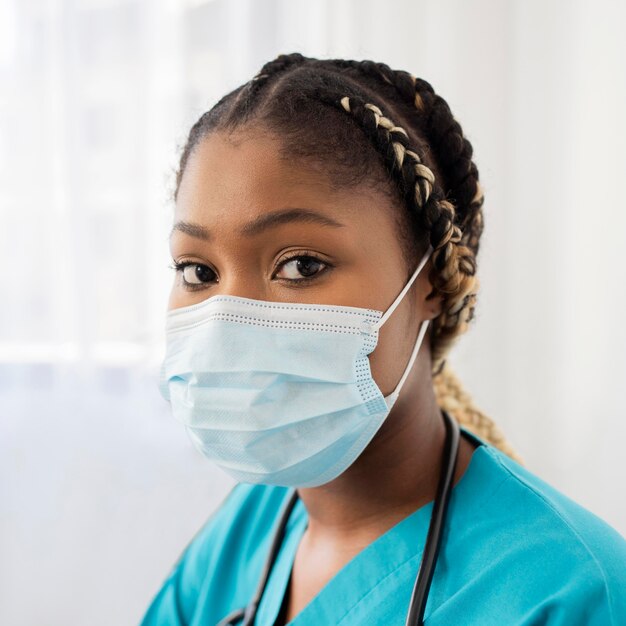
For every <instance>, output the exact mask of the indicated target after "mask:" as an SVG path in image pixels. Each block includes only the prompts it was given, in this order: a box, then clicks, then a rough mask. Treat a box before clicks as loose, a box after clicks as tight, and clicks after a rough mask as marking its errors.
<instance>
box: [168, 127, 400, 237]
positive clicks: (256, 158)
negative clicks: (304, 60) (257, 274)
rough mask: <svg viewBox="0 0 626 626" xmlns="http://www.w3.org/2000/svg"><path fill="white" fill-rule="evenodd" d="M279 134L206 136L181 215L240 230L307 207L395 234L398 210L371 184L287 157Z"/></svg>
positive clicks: (187, 178)
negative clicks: (264, 217) (340, 180)
mask: <svg viewBox="0 0 626 626" xmlns="http://www.w3.org/2000/svg"><path fill="white" fill-rule="evenodd" d="M282 148H283V146H282V144H281V143H280V142H279V140H278V139H277V138H275V137H274V136H272V135H269V134H267V133H264V132H261V131H255V130H248V131H238V132H237V133H231V134H226V133H223V132H214V133H211V134H209V135H208V136H207V137H205V138H203V139H202V140H201V141H200V142H199V143H198V144H197V145H196V147H195V149H194V151H193V152H192V154H191V155H190V157H189V159H188V161H187V165H186V168H185V171H184V174H183V177H182V179H181V181H180V187H179V190H178V196H177V201H176V207H175V213H176V218H177V219H179V220H186V221H193V222H196V223H200V224H203V223H204V224H206V225H207V226H213V225H215V224H220V225H224V226H225V225H226V224H228V225H229V227H232V228H236V229H238V227H239V225H241V224H243V223H246V222H249V221H250V220H252V219H254V218H255V217H258V216H259V215H260V214H262V213H268V212H271V211H275V210H277V209H281V208H284V207H305V208H310V209H315V210H316V211H318V212H321V213H324V214H327V215H328V216H329V217H331V216H332V217H334V218H335V219H338V220H340V221H341V222H343V223H346V224H349V225H351V226H352V227H354V228H357V229H359V230H362V231H363V233H364V234H365V233H372V232H375V233H378V236H381V237H384V236H385V234H387V236H388V237H393V238H395V237H396V236H397V235H396V232H395V230H394V229H395V228H396V222H395V219H396V218H395V213H394V211H397V209H396V208H394V207H393V206H392V204H391V201H390V200H389V198H388V197H387V196H386V195H385V194H384V193H382V192H377V191H376V190H375V189H372V188H371V187H370V186H367V185H362V186H356V187H354V186H353V187H346V188H337V186H336V185H335V184H333V182H332V181H331V179H330V178H329V177H328V175H327V174H326V173H325V172H324V171H323V168H322V166H321V165H320V164H316V163H314V162H308V161H305V160H304V159H302V158H300V159H297V160H296V159H289V158H288V156H286V157H285V156H284V155H285V151H284V150H282V152H281V149H282Z"/></svg>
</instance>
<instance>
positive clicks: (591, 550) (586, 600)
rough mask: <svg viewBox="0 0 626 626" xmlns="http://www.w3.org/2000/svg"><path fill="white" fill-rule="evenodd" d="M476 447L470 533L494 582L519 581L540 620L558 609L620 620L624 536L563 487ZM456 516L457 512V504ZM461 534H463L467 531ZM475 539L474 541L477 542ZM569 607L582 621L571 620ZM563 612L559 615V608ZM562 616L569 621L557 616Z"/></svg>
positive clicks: (625, 584)
mask: <svg viewBox="0 0 626 626" xmlns="http://www.w3.org/2000/svg"><path fill="white" fill-rule="evenodd" d="M482 443H483V445H482V446H481V447H480V448H478V449H477V451H476V452H475V454H476V453H478V454H479V457H478V460H479V463H477V465H478V470H479V473H480V474H481V476H480V478H481V480H480V481H477V482H476V483H475V484H474V485H470V486H473V487H475V488H476V489H478V488H479V487H480V485H479V483H482V484H484V485H485V486H486V490H485V492H484V493H482V494H480V496H478V500H479V505H478V507H471V506H470V507H469V508H470V509H471V511H472V513H473V514H474V515H475V521H476V526H475V529H474V530H475V532H474V533H469V534H470V535H472V534H474V537H473V539H474V540H475V541H476V542H478V543H479V544H481V545H483V546H485V547H484V549H483V550H478V551H477V552H478V553H479V557H478V558H479V561H482V565H483V566H485V565H486V564H487V563H488V564H489V567H488V569H489V571H491V572H492V573H496V574H497V578H493V580H492V584H494V588H497V587H498V585H501V584H506V583H507V581H508V583H509V584H512V585H517V586H518V589H519V591H523V592H524V593H525V594H527V595H528V596H529V597H530V598H533V601H532V608H531V607H530V606H527V607H521V606H520V610H531V611H533V612H534V613H536V614H537V619H545V621H544V622H541V623H550V624H552V623H560V622H558V621H550V620H548V618H547V616H548V615H554V614H556V613H558V612H559V611H561V612H565V613H566V614H567V615H569V618H568V619H570V620H571V621H570V622H569V623H573V624H578V623H581V624H582V623H585V624H596V623H597V624H607V625H610V624H618V623H619V622H618V619H619V618H618V616H623V615H626V540H625V539H624V538H623V537H622V536H621V535H620V534H619V533H618V532H617V530H615V529H614V528H613V527H612V526H610V525H609V524H607V523H606V522H605V521H604V520H602V519H601V518H599V517H598V516H597V515H595V514H594V513H592V512H591V511H589V510H588V509H586V508H585V507H583V506H581V505H580V504H578V503H577V502H575V501H574V500H572V499H571V498H569V497H568V496H566V495H565V494H563V493H562V492H561V491H559V490H557V489H556V488H555V487H553V486H552V485H550V484H549V483H547V482H546V481H544V480H542V479H541V478H539V477H538V476H537V475H536V474H534V473H533V472H532V471H530V470H529V469H527V468H525V467H523V466H522V465H520V464H519V463H517V462H515V461H514V460H512V459H511V458H510V457H508V456H507V455H505V454H504V453H503V452H501V451H500V450H498V449H496V448H495V447H493V446H491V445H489V444H485V443H484V442H482ZM459 515H460V516H461V517H462V512H461V511H459ZM465 539H466V540H467V539H468V537H466V538H465ZM475 545H476V544H475ZM575 611H579V612H580V613H579V615H580V616H587V617H577V618H576V619H580V620H581V621H576V620H574V619H573V615H574V612H575ZM565 613H564V614H565ZM563 623H568V622H567V621H563Z"/></svg>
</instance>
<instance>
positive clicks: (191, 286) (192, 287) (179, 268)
mask: <svg viewBox="0 0 626 626" xmlns="http://www.w3.org/2000/svg"><path fill="white" fill-rule="evenodd" d="M294 259H314V260H315V261H317V262H318V263H321V264H322V265H324V268H323V269H321V270H320V271H319V272H317V273H316V274H314V275H313V276H305V277H303V278H285V279H282V280H285V281H287V282H289V283H298V284H303V283H309V282H311V281H313V280H316V279H317V278H318V277H319V276H320V275H321V274H325V273H326V271H327V270H329V269H330V268H331V267H332V266H331V265H330V263H328V262H327V261H324V260H323V259H320V258H319V257H318V256H316V255H315V254H313V253H309V252H306V253H304V254H303V253H302V252H298V253H297V254H294V255H293V256H290V257H287V258H286V259H283V260H282V261H281V262H280V264H279V265H278V268H277V271H278V270H280V269H281V268H282V267H283V265H286V264H287V263H289V261H293V260H294ZM189 265H204V264H203V263H196V262H195V261H181V262H179V263H177V262H175V261H174V262H173V263H172V265H169V266H168V267H170V268H171V269H173V270H175V271H176V272H177V273H178V272H181V273H182V272H183V270H184V269H185V268H186V267H188V266H189ZM206 267H208V266H206ZM183 284H184V285H185V289H187V290H188V291H198V290H200V289H206V287H207V286H208V285H210V284H211V283H187V282H185V280H184V278H183Z"/></svg>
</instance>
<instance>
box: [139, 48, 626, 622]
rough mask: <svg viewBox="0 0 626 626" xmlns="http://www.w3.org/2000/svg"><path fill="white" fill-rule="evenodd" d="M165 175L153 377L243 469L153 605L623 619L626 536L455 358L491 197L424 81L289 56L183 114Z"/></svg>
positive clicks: (233, 469) (313, 614)
mask: <svg viewBox="0 0 626 626" xmlns="http://www.w3.org/2000/svg"><path fill="white" fill-rule="evenodd" d="M174 197H175V201H176V208H175V223H174V227H173V229H172V234H171V251H172V257H173V259H174V268H175V270H176V280H175V284H174V286H173V289H172V292H171V298H170V303H169V309H170V310H169V312H168V324H167V341H168V345H167V354H166V357H165V360H164V363H163V368H162V380H161V383H160V388H161V390H162V393H163V395H164V396H165V397H166V398H167V399H169V400H170V402H171V403H172V410H173V413H174V416H175V417H176V419H178V420H179V421H181V422H182V423H183V424H184V425H185V427H186V429H187V431H188V433H189V435H190V436H191V438H192V440H193V442H194V444H195V445H196V446H197V447H198V449H199V450H201V451H202V452H203V453H204V454H205V455H206V456H207V457H208V458H210V459H212V460H213V461H214V462H215V463H217V464H218V465H219V466H220V467H221V468H222V469H224V470H225V471H226V472H228V473H229V474H230V475H231V476H233V477H234V478H235V479H236V480H237V481H238V483H237V485H236V486H235V487H234V488H233V489H232V491H231V492H230V493H229V495H228V497H227V498H226V499H225V501H224V502H223V503H222V505H221V506H220V507H219V508H218V510H217V511H216V512H215V513H214V514H213V515H212V516H211V518H210V519H209V520H208V521H207V523H206V524H205V525H204V527H203V528H202V529H201V530H200V531H199V533H198V534H197V535H196V537H194V538H193V540H192V541H191V542H190V544H189V545H188V546H187V548H186V549H185V551H184V552H183V554H182V555H181V556H180V558H179V560H178V562H177V563H176V564H175V566H174V567H173V568H172V570H171V572H170V573H169V576H168V577H167V579H166V580H165V581H164V583H163V586H162V588H161V589H160V590H159V591H158V593H157V594H156V596H155V597H154V598H153V600H152V603H151V605H150V607H149V609H148V610H147V612H146V614H145V616H144V619H143V622H142V624H143V626H152V625H157V624H168V625H169V624H191V625H194V626H199V625H200V624H202V625H207V626H208V625H215V624H218V623H219V624H226V623H233V624H239V623H247V624H251V623H254V624H258V625H263V626H272V625H274V626H277V625H280V624H286V623H290V624H294V625H298V626H308V625H332V624H341V625H342V626H348V625H353V624H384V625H392V624H404V623H411V624H416V623H421V622H422V620H423V621H425V622H426V623H428V624H432V625H439V624H481V625H485V624H494V625H495V624H497V625H502V624H550V625H556V624H568V625H570V626H571V625H573V624H598V625H600V624H602V625H603V626H605V625H617V624H624V623H626V574H625V568H626V565H625V564H626V542H625V541H624V539H623V538H622V537H621V536H620V535H619V534H618V533H617V532H616V531H615V530H614V529H612V528H611V527H610V526H608V525H607V524H606V523H604V522H603V521H601V520H600V519H598V518H597V517H596V516H594V515H593V514H592V513H590V512H588V511H587V510H585V509H584V508H582V507H581V506H579V505H577V504H576V503H574V502H572V501H571V500H569V499H568V498H566V497H565V496H564V495H563V494H561V493H559V492H558V491H556V490H555V489H553V488H552V487H550V486H549V485H547V484H546V483H544V482H542V481H541V480H540V479H539V478H538V477H537V476H535V475H534V474H532V473H531V472H529V471H528V470H527V469H525V468H524V467H523V466H522V465H521V462H518V461H519V459H516V456H515V454H514V452H513V451H512V450H511V448H510V446H509V445H508V444H507V442H506V441H505V440H504V439H503V437H502V435H501V434H500V433H499V432H498V430H497V428H496V427H495V426H494V424H493V423H492V422H491V421H490V420H489V419H488V418H487V417H486V416H485V415H483V414H482V413H481V412H480V411H479V410H478V409H477V408H476V407H475V406H473V405H472V403H471V401H470V400H469V398H468V396H467V395H466V394H465V393H464V391H463V390H462V388H461V386H460V384H459V382H458V380H457V379H456V378H455V376H454V374H453V373H452V372H451V370H450V369H449V367H447V366H446V357H447V354H448V352H449V350H450V349H451V347H452V345H453V343H454V342H455V341H456V339H457V337H459V336H460V335H461V334H462V333H463V332H465V330H466V329H467V328H468V325H469V323H470V322H471V320H472V318H473V315H474V308H475V304H476V293H477V289H478V279H477V276H476V257H477V253H478V248H479V242H480V236H481V233H482V230H483V217H482V208H481V207H482V204H483V194H482V192H481V188H480V185H479V182H478V170H477V168H476V165H475V164H474V163H473V161H472V147H471V145H470V143H469V142H468V140H467V139H466V138H465V137H464V136H463V134H462V130H461V127H460V126H459V124H458V122H457V121H456V120H455V119H454V118H453V116H452V113H451V111H450V109H449V107H448V105H447V104H446V102H445V101H444V100H443V99H442V98H441V97H440V96H438V95H436V94H435V93H434V91H433V89H432V87H431V85H430V84H429V83H427V82H426V81H424V80H421V79H419V78H415V77H414V76H412V75H411V74H409V73H407V72H403V71H394V70H392V69H390V68H389V67H388V66H387V65H385V64H381V63H374V62H371V61H362V62H357V61H348V60H317V59H312V58H305V57H303V56H302V55H300V54H297V53H295V54H290V55H280V56H279V57H277V58H276V59H275V60H274V61H272V62H270V63H267V64H266V65H265V66H264V67H263V68H262V69H261V71H260V72H259V73H258V74H257V75H256V76H255V77H254V78H253V79H252V80H251V81H250V82H248V83H246V84H245V85H242V86H241V87H238V88H237V89H235V90H234V91H232V92H231V93H229V94H227V95H226V96H224V98H222V99H221V100H220V101H219V102H218V103H217V104H216V105H215V106H214V107H213V108H212V109H211V110H210V111H208V112H207V113H205V114H204V115H203V116H202V117H201V118H200V119H199V120H198V121H197V123H196V124H195V125H194V126H193V128H192V129H191V131H190V134H189V138H188V141H187V144H186V146H185V148H184V151H183V153H182V157H181V161H180V167H179V171H178V174H177V180H176V191H175V196H174ZM457 422H458V423H459V424H460V426H461V428H460V436H459V431H458V426H456V427H455V425H456V424H457ZM281 519H282V523H283V525H282V532H279V534H278V536H277V537H276V538H274V536H275V533H276V531H277V529H278V530H279V531H280V530H281ZM272 546H273V550H271V548H272ZM270 553H271V554H270ZM268 556H271V559H270V561H269V562H268ZM418 571H419V579H418V580H417V581H416V579H417V578H418ZM255 598H256V600H255ZM246 607H247V611H244V609H246Z"/></svg>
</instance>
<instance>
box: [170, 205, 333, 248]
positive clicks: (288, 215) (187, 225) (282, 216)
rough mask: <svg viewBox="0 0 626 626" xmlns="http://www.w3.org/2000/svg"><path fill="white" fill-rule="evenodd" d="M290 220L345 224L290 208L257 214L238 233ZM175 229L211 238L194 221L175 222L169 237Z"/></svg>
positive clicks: (252, 233) (246, 234) (251, 234)
mask: <svg viewBox="0 0 626 626" xmlns="http://www.w3.org/2000/svg"><path fill="white" fill-rule="evenodd" d="M292 222H308V223H316V224H322V225H323V226H332V227H334V228H341V227H343V226H345V224H342V223H341V222H337V221H336V220H334V219H332V218H331V217H328V216H327V215H322V214H321V213H316V212H315V211H313V210H311V209H299V208H290V209H281V210H280V211H273V212H272V213H265V214H263V215H259V217H257V218H255V219H253V220H252V221H251V222H248V223H247V224H244V226H242V228H240V229H239V234H241V235H242V236H244V237H254V236H255V235H259V234H260V233H262V232H264V231H266V230H267V229H268V228H274V227H276V226H280V225H282V224H289V223H292ZM175 231H180V232H182V233H185V234H187V235H190V236H191V237H196V238H197V239H202V240H203V241H211V240H212V238H213V236H212V234H211V232H210V231H209V230H208V229H207V228H205V227H204V226H202V225H200V224H197V223H195V222H185V221H179V222H176V223H175V224H174V226H173V227H172V231H171V233H170V237H171V236H172V235H173V234H174V232H175Z"/></svg>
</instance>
